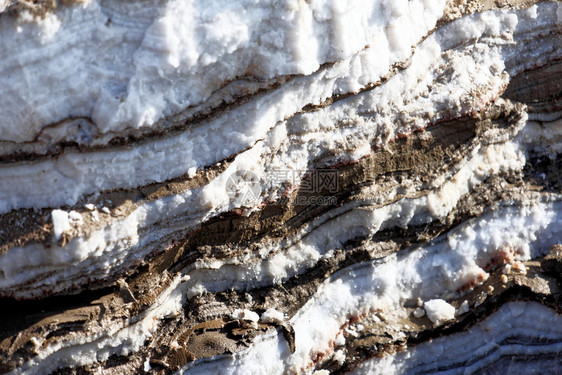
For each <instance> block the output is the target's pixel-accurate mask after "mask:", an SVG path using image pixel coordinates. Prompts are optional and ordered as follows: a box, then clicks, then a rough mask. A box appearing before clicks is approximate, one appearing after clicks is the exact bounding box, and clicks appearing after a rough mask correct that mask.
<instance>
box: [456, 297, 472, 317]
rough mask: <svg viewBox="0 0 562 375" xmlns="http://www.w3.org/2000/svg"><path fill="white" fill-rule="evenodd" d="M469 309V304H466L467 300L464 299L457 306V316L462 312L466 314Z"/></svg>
mask: <svg viewBox="0 0 562 375" xmlns="http://www.w3.org/2000/svg"><path fill="white" fill-rule="evenodd" d="M469 309H470V306H469V305H468V301H467V300H464V301H463V303H461V305H460V306H459V308H458V310H457V316H461V315H463V314H466V313H467V312H468V310H469Z"/></svg>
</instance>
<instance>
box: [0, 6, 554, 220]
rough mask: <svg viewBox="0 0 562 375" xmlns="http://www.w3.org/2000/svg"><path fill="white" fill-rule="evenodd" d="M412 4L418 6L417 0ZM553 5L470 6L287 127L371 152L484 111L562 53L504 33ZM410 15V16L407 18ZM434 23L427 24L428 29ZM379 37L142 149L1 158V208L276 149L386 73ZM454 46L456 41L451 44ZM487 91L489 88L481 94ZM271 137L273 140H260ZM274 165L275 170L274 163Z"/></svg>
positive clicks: (550, 19) (300, 126) (547, 24)
mask: <svg viewBox="0 0 562 375" xmlns="http://www.w3.org/2000/svg"><path fill="white" fill-rule="evenodd" d="M409 4H411V6H414V5H415V4H417V2H415V1H411V2H409ZM555 6H556V4H549V3H541V4H540V5H539V6H538V12H539V16H538V20H539V21H536V22H539V23H540V27H539V25H536V22H534V23H533V24H532V25H531V24H529V23H528V22H519V23H517V25H516V26H514V22H513V20H514V19H515V20H517V19H518V16H517V14H518V13H517V12H515V11H512V12H487V13H486V14H488V15H487V16H486V17H484V19H482V18H483V16H480V15H475V16H467V17H465V18H463V19H461V20H459V21H456V22H454V23H453V24H450V25H446V26H444V27H442V28H440V29H439V30H438V31H437V32H436V33H435V34H432V35H430V36H429V37H428V38H427V39H426V40H424V41H423V42H422V43H421V44H420V45H419V46H418V47H417V48H416V52H415V54H414V56H413V57H412V61H411V66H410V68H408V69H406V70H405V71H401V72H399V74H397V75H395V76H394V77H392V78H390V79H389V80H388V81H387V82H385V84H384V85H381V86H380V87H376V88H375V89H373V90H369V91H366V92H364V93H362V94H360V95H356V96H351V97H349V98H347V99H344V100H340V101H338V102H336V103H334V104H333V105H332V106H329V107H327V108H324V109H322V110H320V111H317V112H313V113H308V114H307V113H305V114H302V115H296V116H295V117H294V118H292V119H290V120H288V121H287V122H286V124H283V126H285V128H286V130H287V131H288V132H289V133H288V134H289V135H290V133H295V134H299V133H303V132H307V133H309V134H308V135H307V136H306V138H305V139H302V140H301V141H300V142H303V141H305V140H312V141H314V142H315V143H316V144H317V145H318V148H317V150H325V151H326V152H329V151H333V152H334V153H335V155H339V158H340V159H343V160H350V159H352V160H356V159H359V158H360V157H362V156H364V155H365V154H366V153H369V152H370V145H371V142H372V141H373V140H374V141H375V142H376V143H377V144H378V145H381V146H382V145H384V144H386V142H388V141H389V140H391V139H392V138H393V137H394V136H398V135H403V134H409V133H411V132H412V131H414V130H416V129H422V128H424V127H425V126H427V125H428V124H429V123H431V122H434V121H439V120H441V119H442V118H443V116H450V117H455V116H461V115H463V114H468V113H473V112H478V111H480V110H481V109H482V108H483V106H485V105H487V103H488V101H489V100H491V99H493V98H495V97H497V96H498V95H499V94H500V93H501V91H502V90H503V89H504V87H505V85H506V84H507V79H508V75H514V74H516V73H517V72H518V71H521V70H524V69H527V68H531V67H532V66H531V65H530V64H531V63H530V62H532V63H539V62H542V61H546V60H549V59H556V58H559V57H562V47H560V46H557V45H556V43H555V42H554V41H546V40H545V41H543V42H539V41H538V40H539V38H538V39H537V40H536V41H534V42H528V41H527V40H526V39H523V41H524V42H525V43H510V44H506V43H505V38H506V35H510V36H511V37H513V38H514V40H517V38H528V35H527V34H526V33H527V31H528V30H529V29H530V28H531V27H537V28H538V29H540V28H541V27H542V28H552V27H555V26H553V25H555V22H556V20H555V19H554V18H555V17H554V16H553V12H552V10H553V7H555ZM412 14H419V13H412ZM415 18H419V17H415ZM402 21H404V22H405V23H406V24H407V22H406V21H407V20H402ZM461 21H462V22H461ZM490 23H494V25H496V26H497V27H496V26H494V27H493V28H491V29H490V30H491V31H494V30H495V29H497V30H496V31H498V33H499V34H498V35H495V34H490V32H491V31H490V30H489V28H488V26H486V25H488V24H490ZM404 27H406V26H404ZM427 30H429V29H423V30H422V29H420V34H419V35H420V37H421V36H422V35H423V33H425V32H427ZM466 30H472V31H471V32H470V33H468V31H466ZM478 30H480V31H478ZM475 33H476V34H475ZM478 33H480V34H478ZM384 35H386V34H384ZM384 35H383V36H384ZM451 35H454V36H455V38H451ZM479 37H480V38H481V39H482V40H483V41H484V42H485V43H479V44H478V48H472V49H469V48H466V47H463V45H464V44H468V43H472V41H473V40H476V39H478V38H479ZM381 38H382V39H381V40H378V39H376V38H375V39H376V40H373V43H372V46H373V47H372V48H367V49H365V50H362V51H360V52H358V53H357V54H355V55H353V56H352V57H351V58H349V59H347V60H344V61H340V62H338V63H337V64H334V65H330V66H327V67H323V68H322V69H320V70H319V71H318V72H316V73H313V74H311V75H309V76H304V77H298V78H295V79H293V80H291V81H289V82H288V83H286V84H284V85H282V86H281V88H279V89H277V90H274V91H272V92H269V93H267V94H264V95H263V96H258V97H256V98H255V99H254V100H251V101H250V102H248V103H245V104H244V105H242V106H241V107H239V108H237V109H234V110H232V111H228V112H227V113H225V114H223V115H221V116H219V117H217V118H215V119H213V120H210V122H208V123H205V124H202V125H200V126H197V127H194V128H192V129H190V130H189V131H186V132H184V133H180V134H177V135H174V136H172V137H165V138H162V139H158V140H154V141H149V142H146V143H143V144H139V145H137V147H135V148H134V149H111V150H107V151H104V152H97V151H96V152H84V153H73V152H69V153H65V154H63V155H60V156H59V157H58V158H57V159H56V160H49V161H37V162H32V163H24V164H21V163H8V164H4V165H2V166H1V167H0V213H2V212H7V211H9V210H11V209H17V208H23V207H46V206H47V207H56V206H60V205H64V204H68V205H72V204H74V203H76V202H77V201H78V200H79V199H80V198H81V197H82V196H84V195H85V194H90V193H95V192H98V191H103V190H110V189H118V188H133V187H136V186H140V185H145V184H149V183H153V182H162V181H166V180H168V179H170V178H175V177H178V176H181V175H184V174H186V173H188V171H189V170H190V169H191V168H204V167H205V166H209V165H212V164H213V163H216V162H218V161H220V160H223V159H226V158H229V157H231V156H233V155H235V154H237V153H240V152H242V151H243V150H246V149H248V148H249V147H255V146H254V145H255V144H256V142H258V143H260V144H262V145H263V146H264V147H265V148H267V149H268V150H267V151H268V152H266V153H265V154H267V155H273V154H274V150H275V148H276V147H277V146H276V145H278V144H279V142H280V140H279V139H280V138H282V137H283V136H284V133H283V131H282V128H283V126H279V127H278V128H276V129H277V130H276V131H275V132H273V133H274V134H272V132H270V130H271V129H272V128H273V127H274V126H275V124H277V123H279V122H280V121H283V120H284V119H286V118H289V117H291V116H294V115H295V113H296V112H298V111H299V110H301V109H302V107H303V106H305V105H306V104H309V103H321V102H322V101H324V100H325V99H326V98H328V97H331V96H332V95H333V94H334V93H342V94H343V93H346V92H349V90H347V89H343V88H342V87H344V86H345V87H348V86H349V87H351V86H353V84H352V83H353V82H359V81H360V83H359V86H358V87H364V86H365V85H366V84H368V83H369V82H374V81H377V80H378V79H379V78H380V76H381V75H384V74H387V73H388V69H389V64H386V63H385V64H382V65H380V66H379V65H378V64H380V61H381V54H384V53H385V51H387V50H385V49H384V48H379V45H383V46H384V45H387V42H385V40H386V39H384V38H386V36H384V38H383V37H382V36H381ZM465 38H466V39H465ZM377 40H378V42H377ZM540 43H542V44H540ZM375 46H377V47H375ZM450 48H456V49H455V50H451V51H448V49H450ZM387 52H388V51H387ZM407 56H409V55H407ZM407 56H405V57H407ZM382 60H384V61H386V60H387V59H382ZM391 60H392V59H390V60H388V61H391ZM392 61H394V60H392ZM394 62H397V60H396V61H394ZM451 64H452V65H455V66H464V67H465V68H464V69H462V70H459V71H458V72H459V74H456V75H454V77H448V76H447V74H446V73H445V69H446V67H447V66H449V65H451ZM511 65H514V66H512V67H510V66H511ZM504 71H505V72H504ZM428 72H430V74H428ZM502 72H504V73H502ZM443 76H447V77H448V78H447V79H446V80H441V79H440V78H439V77H443ZM361 77H364V78H361ZM363 81H364V82H363ZM350 85H351V86H350ZM353 87H355V86H353ZM354 90H355V89H354ZM482 92H486V93H487V94H486V95H485V96H482V94H481V93H482ZM373 113H377V116H373ZM268 134H271V136H268ZM210 135H211V136H210ZM268 137H269V139H270V143H267V144H264V143H263V142H259V141H258V140H260V139H263V138H268ZM306 150H308V151H307V152H305V153H302V152H300V153H299V152H294V153H292V154H291V155H286V156H285V157H280V159H281V160H280V163H281V165H284V166H285V168H288V167H287V166H291V165H294V166H295V167H294V168H295V169H297V168H298V169H303V168H304V169H306V167H307V163H308V161H309V160H311V159H312V158H313V157H314V156H315V154H316V153H317V152H319V151H314V150H315V149H314V148H313V147H310V148H308V149H306ZM342 150H344V151H343V152H342ZM335 161H336V162H337V161H338V160H335ZM23 166H25V168H22V167H23ZM163 166H165V167H163ZM269 167H270V168H273V167H274V165H271V166H269ZM270 168H267V170H270V171H271V170H272V169H270ZM288 169H291V168H288ZM46 181H48V183H46ZM297 182H298V181H297ZM270 183H271V182H270ZM16 186H17V188H15V187H16ZM264 187H267V186H266V185H264ZM224 196H225V194H224V192H223V193H222V194H221V195H220V196H218V197H217V202H213V201H208V202H205V204H206V205H215V206H216V205H218V204H219V203H220V202H221V201H224V200H225V198H224ZM201 203H202V204H203V202H201Z"/></svg>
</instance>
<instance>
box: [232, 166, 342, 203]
mask: <svg viewBox="0 0 562 375" xmlns="http://www.w3.org/2000/svg"><path fill="white" fill-rule="evenodd" d="M264 179H265V180H267V181H271V182H272V183H273V185H276V186H282V187H286V188H289V187H291V186H296V187H297V189H298V195H297V196H294V197H292V198H290V203H291V204H292V205H297V206H308V205H310V206H318V205H336V204H337V198H336V197H335V196H334V194H336V193H337V192H338V191H339V188H340V186H339V181H338V171H337V170H335V169H315V170H312V171H295V170H275V171H273V172H271V173H270V174H268V175H266V176H265V177H264ZM225 189H226V193H227V194H228V196H229V198H230V200H231V201H232V202H233V203H235V204H239V205H242V206H248V205H251V204H254V203H256V202H257V201H258V200H259V198H260V194H261V184H260V180H259V178H258V177H257V176H256V175H255V174H254V173H252V172H250V171H247V170H239V171H236V172H234V173H233V174H231V175H230V176H229V177H228V179H227V181H226V186H225ZM280 203H282V204H286V203H289V198H288V197H287V196H283V198H282V199H281V200H280Z"/></svg>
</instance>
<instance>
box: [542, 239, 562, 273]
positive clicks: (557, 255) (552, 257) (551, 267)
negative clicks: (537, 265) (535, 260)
mask: <svg viewBox="0 0 562 375" xmlns="http://www.w3.org/2000/svg"><path fill="white" fill-rule="evenodd" d="M541 269H542V270H543V271H544V272H548V273H552V274H554V275H556V276H559V275H560V274H562V244H558V245H554V246H552V247H551V248H550V252H549V253H548V254H547V255H546V256H545V257H544V258H543V260H542V261H541Z"/></svg>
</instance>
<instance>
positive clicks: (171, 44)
mask: <svg viewBox="0 0 562 375" xmlns="http://www.w3.org/2000/svg"><path fill="white" fill-rule="evenodd" d="M444 4H445V1H444V0H437V1H422V0H413V1H406V0H400V1H393V2H389V1H384V0H370V1H362V0H350V1H346V2H337V1H330V0H316V1H313V2H295V1H293V0H282V1H277V2H271V1H252V0H239V1H236V2H233V1H229V0H190V1H176V0H169V1H164V2H161V3H160V4H158V5H153V4H147V3H145V2H142V1H132V2H127V3H117V2H110V3H106V2H102V1H101V0H92V1H88V2H85V3H82V4H78V5H74V6H63V7H59V8H57V9H56V10H55V11H54V12H53V13H48V14H47V15H46V16H45V17H44V18H39V17H38V18H33V17H30V16H29V15H28V14H25V13H24V14H22V15H21V16H20V17H19V18H16V17H4V19H3V22H2V25H0V35H2V39H1V42H0V43H1V44H0V46H1V47H2V48H1V49H2V50H4V51H11V53H10V54H9V55H6V56H3V58H2V59H1V60H0V88H2V90H8V92H4V93H2V95H0V98H1V99H0V111H1V112H2V113H3V118H4V121H3V122H2V124H0V134H1V137H2V139H1V140H3V141H10V142H26V141H32V140H34V139H35V138H36V137H37V135H38V134H39V133H40V131H41V129H42V127H44V126H46V125H48V124H52V123H56V122H58V121H61V120H63V119H65V118H67V117H68V116H69V115H70V116H72V117H74V118H76V117H90V118H92V119H93V120H94V122H95V127H96V129H95V131H96V132H100V133H102V134H103V133H107V132H110V131H113V132H115V131H119V130H124V129H127V128H133V129H134V128H138V127H142V126H151V125H153V124H154V122H156V121H157V120H159V119H160V118H162V117H163V116H166V115H172V114H175V113H177V112H178V111H180V110H182V109H185V108H186V107H188V106H193V105H197V104H199V103H201V102H204V101H206V100H208V99H209V97H210V96H211V94H212V93H213V92H214V91H216V90H217V89H219V88H221V86H223V85H225V84H226V83H227V82H229V81H232V80H235V79H237V78H239V77H245V76H250V77H251V78H254V79H255V78H257V79H262V80H263V79H268V78H273V77H276V76H282V75H292V74H299V75H308V74H311V73H313V72H315V71H316V70H318V69H319V67H320V65H322V64H324V63H327V62H335V61H339V60H344V59H347V58H349V57H351V56H352V55H354V54H356V53H357V52H358V51H360V50H362V49H363V48H364V47H365V46H366V45H368V44H369V43H373V42H374V41H375V42H376V44H377V48H378V50H379V57H380V61H379V62H378V64H377V65H375V66H374V67H373V69H377V68H378V67H379V66H381V65H382V66H384V69H385V70H386V69H387V68H388V66H389V65H390V64H392V63H393V62H396V61H400V60H402V59H404V58H406V57H407V56H408V55H409V54H410V48H411V46H412V45H413V44H415V43H417V42H418V40H419V39H420V38H421V37H422V36H423V35H424V34H425V33H426V32H427V31H429V30H431V28H432V27H433V26H434V25H435V22H436V21H437V19H438V18H439V17H440V16H441V14H442V11H443V7H444ZM78 29H79V30H82V32H80V33H77V32H76V30H78ZM398 36H399V37H398ZM38 62H40V67H41V68H40V69H38V68H37V67H36V66H34V64H37V63H38ZM375 67H376V68H375ZM7 72H9V73H10V74H7ZM357 78H358V80H359V82H357V83H356V84H355V85H352V86H350V87H347V86H348V85H347V84H346V83H345V82H342V83H343V85H340V86H339V88H338V90H341V91H344V92H348V91H350V90H351V91H353V89H354V88H357V87H360V86H358V85H364V84H365V83H368V82H371V80H370V79H369V78H368V77H366V76H360V77H357ZM365 78H366V79H367V81H366V82H363V80H364V79H365ZM84 88H87V89H86V90H85V89H84ZM8 93H9V94H10V95H7V94H8ZM53 93H56V95H53ZM329 96H331V93H330V94H329ZM304 104H306V103H304ZM271 125H272V124H271ZM246 135H248V136H249V135H250V134H249V133H246ZM84 136H85V137H87V136H89V134H84ZM258 138H259V137H258Z"/></svg>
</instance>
